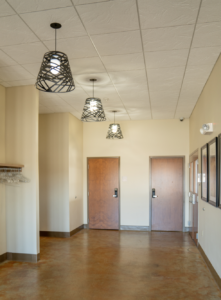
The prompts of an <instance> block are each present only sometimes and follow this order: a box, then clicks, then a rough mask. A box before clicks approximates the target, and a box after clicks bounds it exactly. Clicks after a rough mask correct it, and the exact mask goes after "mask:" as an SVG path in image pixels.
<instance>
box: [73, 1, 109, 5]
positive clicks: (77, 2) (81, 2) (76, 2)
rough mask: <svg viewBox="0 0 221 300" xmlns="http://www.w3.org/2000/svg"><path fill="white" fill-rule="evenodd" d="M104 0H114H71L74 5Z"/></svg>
mask: <svg viewBox="0 0 221 300" xmlns="http://www.w3.org/2000/svg"><path fill="white" fill-rule="evenodd" d="M106 1H114V0H73V3H74V5H84V4H91V3H97V2H106Z"/></svg>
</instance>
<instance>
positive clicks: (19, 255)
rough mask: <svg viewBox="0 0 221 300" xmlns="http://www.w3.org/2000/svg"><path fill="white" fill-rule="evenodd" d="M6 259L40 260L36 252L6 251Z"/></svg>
mask: <svg viewBox="0 0 221 300" xmlns="http://www.w3.org/2000/svg"><path fill="white" fill-rule="evenodd" d="M7 260H14V261H26V262H38V261H39V260H40V253H38V254H26V253H12V252H7Z"/></svg>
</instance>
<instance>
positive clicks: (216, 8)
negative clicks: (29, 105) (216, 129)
mask: <svg viewBox="0 0 221 300" xmlns="http://www.w3.org/2000/svg"><path fill="white" fill-rule="evenodd" d="M52 22H59V23H61V24H62V28H61V29H60V30H58V32H57V37H58V41H57V49H58V50H60V51H62V52H65V53H66V54H67V55H68V58H69V61H70V65H71V70H72V73H73V77H74V81H75V84H76V89H75V90H74V91H73V92H71V93H66V94H50V93H43V92H41V93H40V105H39V111H40V113H54V112H70V113H72V114H73V115H75V116H76V117H77V118H80V117H81V112H82V108H83V105H84V102H85V99H86V98H87V97H89V96H91V95H92V88H91V83H90V82H89V79H90V78H97V79H98V82H97V85H96V86H95V96H96V97H99V98H101V100H102V103H103V106H104V109H105V114H106V116H107V119H108V120H112V119H113V113H111V111H113V110H118V111H119V112H118V114H117V115H116V118H117V119H118V120H144V119H172V118H181V117H185V118H188V117H189V116H190V115H191V112H192V110H193V108H194V106H195V104H196V102H197V99H198V97H199V95H200V93H201V91H202V89H203V87H204V85H205V83H206V81H207V79H208V76H209V75H210V72H211V70H212V68H213V66H214V64H215V62H216V60H217V58H218V56H219V54H220V50H221V0H202V1H200V0H194V1H193V0H137V1H136V0H106V1H105V0H72V1H71V0H7V1H4V0H1V1H0V84H2V85H4V86H5V87H10V86H19V85H30V84H34V83H35V80H36V77H37V74H38V71H39V69H40V65H41V61H42V58H43V55H44V53H45V52H47V51H49V50H54V30H53V29H52V28H50V23H52Z"/></svg>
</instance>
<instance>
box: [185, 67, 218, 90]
mask: <svg viewBox="0 0 221 300" xmlns="http://www.w3.org/2000/svg"><path fill="white" fill-rule="evenodd" d="M212 68H213V65H202V66H201V65H200V66H188V67H187V69H186V74H185V77H184V84H186V83H187V84H188V83H194V84H195V85H198V84H202V85H204V84H205V83H206V81H207V79H208V77H209V75H210V73H211V71H212Z"/></svg>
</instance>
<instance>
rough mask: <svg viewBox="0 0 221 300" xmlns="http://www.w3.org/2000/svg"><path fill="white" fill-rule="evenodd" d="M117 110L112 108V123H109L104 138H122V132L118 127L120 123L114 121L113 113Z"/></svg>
mask: <svg viewBox="0 0 221 300" xmlns="http://www.w3.org/2000/svg"><path fill="white" fill-rule="evenodd" d="M116 112H117V111H116V110H114V111H113V113H114V123H113V124H110V125H109V128H108V132H107V136H106V139H123V138H124V137H123V134H122V131H121V128H120V124H116V123H115V113H116Z"/></svg>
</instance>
